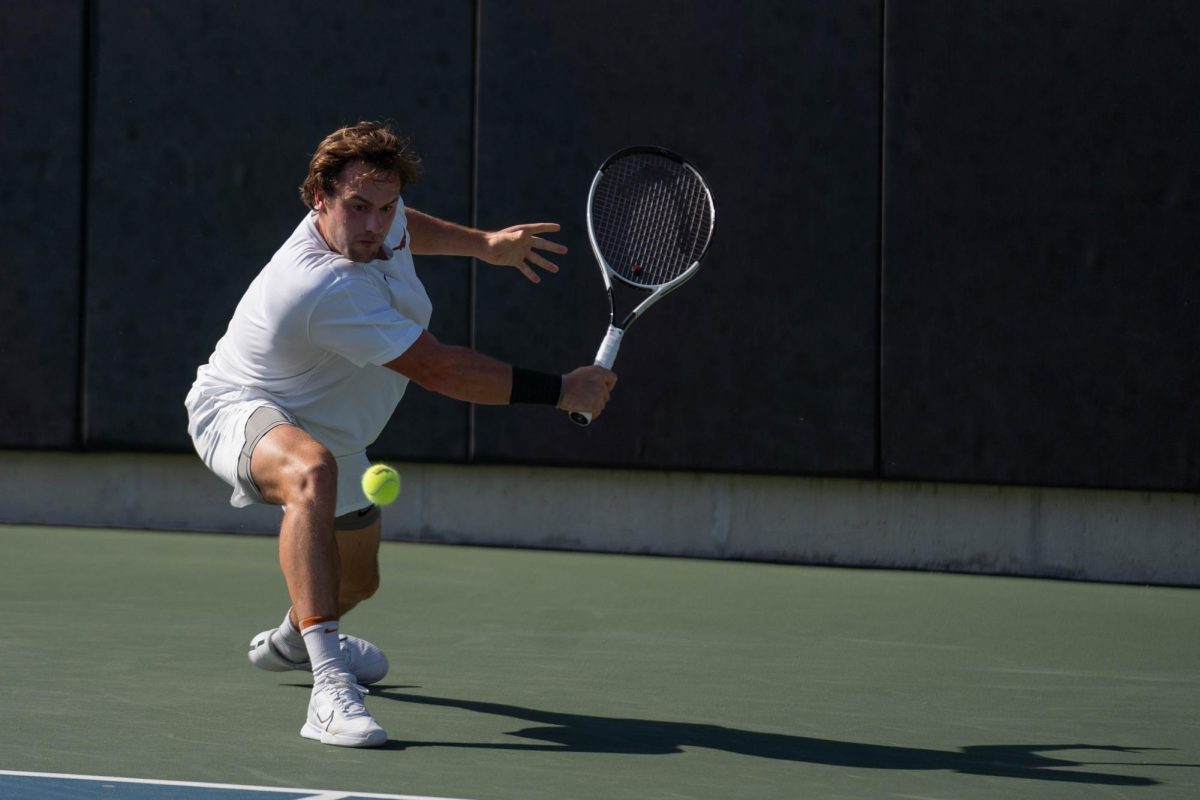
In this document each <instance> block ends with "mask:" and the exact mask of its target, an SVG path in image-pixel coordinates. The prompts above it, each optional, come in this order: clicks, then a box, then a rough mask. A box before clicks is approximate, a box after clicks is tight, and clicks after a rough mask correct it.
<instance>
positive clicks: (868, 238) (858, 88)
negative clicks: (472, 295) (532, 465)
mask: <svg viewBox="0 0 1200 800" xmlns="http://www.w3.org/2000/svg"><path fill="white" fill-rule="evenodd" d="M691 7H692V6H689V4H682V5H681V4H665V3H657V4H653V3H652V4H646V3H643V2H639V0H623V1H622V2H615V3H589V4H575V3H559V2H554V0H543V1H542V2H522V3H517V4H504V5H499V4H492V3H485V4H484V6H483V10H484V13H483V19H482V26H481V28H482V35H481V42H482V46H481V65H482V69H481V75H482V82H481V86H480V131H479V133H480V135H479V141H480V149H479V208H480V220H481V222H482V223H483V224H496V225H499V224H504V223H505V221H506V220H509V219H513V218H516V219H542V218H546V217H548V218H550V219H552V220H554V221H557V222H561V223H562V224H563V225H564V228H565V230H564V233H563V236H562V239H563V241H564V242H565V243H566V244H568V245H569V246H570V248H571V252H572V254H571V255H570V256H569V257H568V258H566V259H564V260H563V263H564V265H565V266H567V267H569V272H568V273H567V274H564V275H562V276H561V278H559V279H556V280H554V281H547V282H545V283H543V284H542V285H540V286H537V287H533V286H529V285H523V284H522V283H520V282H517V281H513V280H512V279H511V278H510V277H509V276H507V275H505V274H503V273H499V272H497V271H495V270H489V269H488V268H486V267H483V268H481V272H480V276H479V303H478V314H477V319H478V325H479V331H478V343H479V346H480V347H483V348H491V349H492V350H494V351H495V352H496V353H497V354H498V355H500V356H501V357H503V358H505V359H508V360H513V361H517V362H519V363H529V364H531V365H532V366H540V367H543V368H550V367H553V368H555V369H563V370H565V369H568V368H570V367H574V366H578V365H581V364H584V363H591V360H592V358H593V357H594V356H595V353H596V348H597V346H598V345H599V343H600V340H601V338H602V337H603V334H604V332H605V329H606V328H607V325H608V308H607V304H606V303H605V300H604V293H603V288H602V283H601V280H600V276H599V274H598V271H597V269H596V266H595V263H594V259H593V257H592V253H591V249H590V247H589V245H588V241H587V235H586V228H585V206H586V199H587V187H588V186H589V184H590V182H591V179H592V176H593V174H594V173H595V170H596V168H597V167H598V166H599V163H600V161H602V160H603V158H604V157H605V156H607V155H608V154H609V153H611V152H613V151H615V150H617V149H619V148H621V147H624V146H627V145H630V144H638V143H646V144H662V145H667V146H670V147H672V148H675V149H677V150H679V151H680V152H682V153H685V154H687V155H688V157H690V158H691V159H693V160H694V161H695V162H696V163H697V165H698V166H699V167H700V169H701V170H702V171H703V172H704V173H705V176H706V177H707V178H708V180H709V182H710V183H711V184H712V187H713V194H714V197H715V202H716V206H717V224H716V233H715V237H714V240H713V244H712V247H711V248H710V250H709V253H708V256H707V258H706V261H705V264H704V266H703V268H702V269H701V270H700V272H699V273H697V276H696V277H695V278H694V279H693V280H692V281H691V282H690V283H689V284H688V285H687V286H685V287H683V288H682V289H680V290H679V292H678V293H677V294H674V295H672V296H671V297H669V298H668V299H666V300H665V301H663V302H662V303H660V304H659V305H657V306H655V307H654V308H653V309H652V310H651V311H650V312H649V313H648V314H647V315H646V316H644V317H642V318H641V319H640V320H638V322H637V323H636V325H634V326H633V327H632V328H631V330H630V333H629V335H628V336H627V337H626V338H625V340H624V343H623V345H622V349H621V353H620V357H619V359H618V361H617V364H616V365H615V369H616V371H617V373H618V375H619V376H620V385H619V386H618V389H617V393H616V394H615V395H614V400H613V402H612V403H611V404H610V406H609V408H608V410H607V411H606V412H605V415H604V416H603V417H602V418H601V420H600V421H599V423H598V424H596V425H594V426H592V427H591V428H588V429H587V430H580V429H577V428H575V427H574V426H572V425H571V424H569V423H568V422H567V421H566V420H565V419H562V416H563V415H561V414H559V415H558V416H557V417H556V416H555V415H554V414H552V413H550V412H548V411H546V410H543V409H518V410H515V412H514V411H513V410H509V409H496V408H490V409H489V408H481V409H479V410H478V426H477V430H476V448H477V454H478V457H479V458H480V459H488V460H514V459H515V460H520V461H525V460H532V461H539V462H543V461H548V462H553V463H569V464H595V463H601V464H607V465H620V466H649V467H680V468H684V467H686V468H699V469H722V470H751V471H769V472H777V471H779V472H824V473H833V474H856V475H866V474H870V473H871V472H872V471H873V468H874V459H875V449H876V441H875V413H876V401H875V396H876V372H877V364H876V347H877V339H878V336H877V330H876V317H877V314H876V299H877V289H876V278H877V260H878V252H877V239H876V235H877V228H878V206H879V187H878V173H879V35H880V31H879V16H878V9H877V8H876V4H875V3H873V2H856V3H852V2H844V1H839V2H827V3H794V2H790V1H789V0H782V1H781V2H772V3H765V2H764V3H755V4H753V5H752V6H748V7H747V6H740V5H737V4H729V3H724V4H719V3H706V4H703V8H704V11H703V13H697V12H695V11H692V12H690V13H689V12H688V11H687V9H688V8H691ZM748 8H752V9H753V13H747V9H748ZM531 20H538V24H536V25H531V24H529V23H530V21H531ZM668 31H669V33H667V32H668ZM625 307H626V308H628V307H629V303H628V301H626V304H625Z"/></svg>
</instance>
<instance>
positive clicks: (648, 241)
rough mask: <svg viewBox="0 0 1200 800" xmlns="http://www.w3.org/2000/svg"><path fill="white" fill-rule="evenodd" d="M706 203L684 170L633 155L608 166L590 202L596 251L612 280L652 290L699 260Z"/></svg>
mask: <svg viewBox="0 0 1200 800" xmlns="http://www.w3.org/2000/svg"><path fill="white" fill-rule="evenodd" d="M712 216H713V215H712V201H711V198H710V196H709V193H708V189H707V187H706V186H705V185H704V182H703V181H702V180H701V179H700V177H699V176H698V175H697V174H696V173H695V172H693V171H692V170H690V169H688V168H687V167H686V166H685V165H683V164H680V163H678V162H676V161H673V160H671V159H669V158H664V157H662V156H658V155H655V154H648V153H639V154H637V155H633V156H629V157H626V158H623V159H620V160H618V161H615V162H613V163H612V164H610V165H609V167H608V168H607V169H606V170H605V172H604V175H603V176H602V177H601V180H600V181H599V183H598V184H597V186H596V191H595V193H594V195H593V198H592V214H591V224H592V231H593V235H594V237H595V240H596V243H597V246H598V248H599V249H600V251H601V254H602V255H603V257H604V259H605V261H607V262H608V264H609V266H610V267H611V268H612V270H613V272H615V273H616V274H617V275H618V276H620V277H621V278H623V279H624V280H626V281H627V282H629V283H632V284H635V285H638V286H643V287H654V286H660V285H662V284H665V283H669V282H670V281H672V280H674V279H675V278H677V277H679V276H680V275H682V274H683V273H684V272H686V271H687V269H688V268H689V267H690V266H691V265H692V264H694V263H695V262H697V261H699V259H700V257H701V256H702V255H703V253H704V249H705V248H706V247H707V245H708V239H709V237H710V235H711V233H712V224H713V219H712Z"/></svg>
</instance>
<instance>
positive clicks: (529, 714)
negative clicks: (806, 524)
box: [371, 686, 1197, 786]
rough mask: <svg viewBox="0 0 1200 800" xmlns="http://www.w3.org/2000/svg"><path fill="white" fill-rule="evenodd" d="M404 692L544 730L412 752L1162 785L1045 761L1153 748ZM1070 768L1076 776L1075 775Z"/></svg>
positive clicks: (391, 695)
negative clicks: (610, 713) (925, 743)
mask: <svg viewBox="0 0 1200 800" xmlns="http://www.w3.org/2000/svg"><path fill="white" fill-rule="evenodd" d="M402 688H408V687H392V686H375V687H372V689H371V696H372V697H378V698H384V699H388V700H393V701H396V702H401V703H415V704H421V705H429V706H440V707H444V708H456V709H461V710H463V711H469V712H473V713H478V714H489V715H493V716H502V717H510V718H512V719H515V720H521V721H524V722H532V723H537V726H536V727H527V728H522V729H520V730H515V731H512V732H511V734H510V735H512V736H518V737H521V738H523V739H530V740H533V741H537V742H542V744H532V743H531V744H524V743H513V744H497V743H494V742H487V743H483V742H478V743H473V742H423V741H403V742H395V743H394V744H395V745H402V746H403V747H405V748H413V747H456V748H476V749H495V750H523V751H542V752H564V753H608V754H626V755H669V754H673V753H681V752H683V749H684V748H687V747H691V748H708V749H713V750H724V751H726V752H729V753H737V754H740V755H745V756H752V757H755V758H767V759H780V760H784V761H797V762H805V763H811V764H822V765H827V766H839V767H851V768H858V769H882V770H938V771H947V772H957V773H962V774H968V775H983V776H989V777H1005V778H1021V779H1026V780H1041V781H1056V782H1063V783H1086V784H1096V785H1103V786H1156V785H1158V784H1159V783H1160V782H1159V781H1157V780H1154V779H1151V778H1144V777H1137V776H1129V775H1113V774H1107V773H1100V772H1089V771H1081V770H1078V769H1077V768H1079V767H1086V766H1088V764H1089V762H1084V761H1073V760H1069V759H1066V758H1061V757H1051V756H1048V755H1045V754H1046V753H1051V752H1055V751H1067V750H1072V751H1074V750H1093V751H1103V752H1110V753H1111V752H1115V753H1139V752H1143V751H1145V750H1146V749H1148V748H1130V747H1116V746H1111V745H1093V744H1081V743H1072V744H1011V745H972V746H966V747H962V748H960V749H958V750H931V749H925V748H916V747H896V746H892V745H878V744H868V743H861V742H843V741H836V740H832V739H819V738H813V737H807V736H791V735H787V734H777V733H762V732H758V731H748V730H739V729H737V728H729V727H725V726H721V725H706V724H697V723H688V722H664V721H656V720H644V719H624V718H618V717H600V716H591V715H586V714H570V713H563V712H554V711H543V710H539V709H533V708H524V707H521V706H513V705H505V704H502V703H489V702H481V701H474V700H462V699H454V698H447V697H431V696H426V695H417V694H410V693H407V692H402V691H398V689H402ZM389 744H392V743H389ZM1108 763H1110V764H1111V763H1112V762H1108ZM1131 766H1132V765H1131ZM1164 766H1166V765H1164ZM1171 766H1182V767H1191V766H1197V765H1186V764H1176V765H1171ZM1068 769H1070V771H1067V770H1068Z"/></svg>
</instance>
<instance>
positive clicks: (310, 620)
mask: <svg viewBox="0 0 1200 800" xmlns="http://www.w3.org/2000/svg"><path fill="white" fill-rule="evenodd" d="M337 621H338V618H337V617H306V618H304V619H302V620H300V632H301V633H303V632H304V631H306V630H308V629H309V628H311V627H312V626H314V625H324V624H325V623H326V622H337Z"/></svg>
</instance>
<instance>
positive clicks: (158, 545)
mask: <svg viewBox="0 0 1200 800" xmlns="http://www.w3.org/2000/svg"><path fill="white" fill-rule="evenodd" d="M275 547H276V542H275V540H274V539H272V538H268V537H253V536H230V535H206V534H178V533H157V532H131V531H112V530H101V529H88V530H84V529H64V528H50V527H16V526H8V527H0V553H2V556H0V612H2V614H3V618H4V620H5V622H6V625H5V628H6V630H5V635H4V644H3V647H0V666H2V668H3V675H4V678H3V684H2V686H0V698H2V701H0V713H2V714H3V717H4V725H3V729H2V730H3V732H2V733H0V771H7V772H9V773H12V772H25V773H41V774H43V775H39V776H14V775H12V774H8V775H5V774H3V773H0V797H6V798H7V797H21V798H25V797H32V798H40V797H47V798H50V797H53V798H60V797H88V798H92V797H109V798H111V797H138V798H141V797H185V796H186V797H193V796H195V797H202V796H211V797H214V798H215V797H232V796H239V797H240V796H247V797H251V796H257V797H271V796H279V797H283V796H285V794H284V793H282V792H264V791H262V790H265V789H272V788H276V789H282V788H283V787H311V788H312V790H313V791H314V792H315V791H317V790H324V793H321V794H308V795H305V794H292V795H286V796H289V797H323V798H335V797H353V796H362V795H364V794H390V795H404V796H425V797H446V798H469V799H470V800H537V799H539V798H555V800H559V799H565V798H571V799H572V800H620V799H623V798H630V799H631V800H632V799H633V798H638V799H639V800H640V799H643V798H722V799H723V800H724V799H726V798H730V799H733V798H762V799H763V800H766V799H774V798H947V799H949V798H956V799H962V798H966V799H968V800H970V799H972V798H1011V797H1020V798H1056V799H1061V798H1098V797H1099V798H1143V797H1144V798H1147V799H1148V800H1149V799H1151V798H1153V799H1154V800H1157V799H1158V798H1191V797H1197V796H1200V716H1198V713H1197V709H1198V701H1197V698H1198V697H1200V636H1198V633H1200V592H1197V591H1195V590H1189V589H1168V588H1148V587H1139V586H1121V585H1101V584H1088V583H1069V582H1055V581H1037V580H1025V579H1008V578H994V577H977V576H966V575H945V574H923V573H911V572H898V571H897V572H888V571H872V570H841V569H821V568H807V567H795V566H781V565H765V564H752V563H734V562H718V561H700V560H683V559H665V558H653V557H624V556H609V555H589V554H578V553H563V552H538V551H525V550H512V549H491V548H468V547H453V546H437V545H418V544H407V543H398V542H385V543H384V545H383V548H382V553H381V558H382V571H383V578H384V582H383V586H382V588H381V590H380V593H379V595H377V597H376V598H375V599H374V600H372V601H371V602H369V603H367V604H365V605H364V606H362V607H361V608H360V609H359V610H357V611H355V612H354V613H353V614H352V615H350V616H349V617H347V618H346V620H345V622H344V630H346V631H347V632H350V633H355V634H358V635H362V636H364V637H366V638H368V639H370V640H372V641H374V642H375V643H376V644H378V645H379V646H380V647H382V648H383V649H384V650H385V652H387V653H388V654H389V656H390V657H391V660H392V673H391V674H390V675H389V676H388V678H387V679H385V681H384V682H383V684H382V685H381V686H379V687H374V688H372V692H371V695H370V696H369V697H368V698H367V701H366V702H367V707H368V708H369V709H370V710H371V711H372V713H373V714H374V716H375V717H376V719H378V721H379V722H380V724H381V725H383V727H384V728H385V729H386V730H387V732H388V735H389V736H390V740H389V742H388V743H387V745H386V746H384V747H383V748H381V749H377V750H347V749H342V748H334V747H328V746H322V745H319V744H316V743H314V742H311V741H308V740H305V739H302V738H301V737H300V736H299V734H298V731H299V728H300V726H301V724H302V723H303V720H304V712H305V706H306V704H307V697H308V691H309V685H310V684H309V683H308V680H307V675H305V674H303V673H294V674H293V673H286V674H281V673H267V672H261V671H258V670H255V669H254V668H252V667H251V666H250V665H249V663H248V662H247V661H246V656H245V649H246V645H247V643H248V641H249V639H250V637H251V636H252V635H253V634H255V633H257V632H258V631H259V630H262V629H263V628H265V627H267V626H269V625H272V624H275V623H277V622H278V619H279V617H280V616H281V615H282V611H283V610H284V609H285V608H286V605H287V600H286V596H285V593H284V589H283V581H282V578H281V577H280V574H279V571H278V567H277V564H276V556H275ZM49 774H53V775H75V776H84V775H86V776H112V777H116V778H137V779H146V780H148V781H150V783H119V782H116V781H108V782H107V783H105V782H103V781H80V780H71V779H55V778H52V777H47V775H49ZM157 781H161V782H168V781H171V782H184V783H188V782H191V783H195V784H196V785H197V786H195V787H191V788H185V787H184V786H182V785H180V786H175V787H174V788H171V785H170V784H167V783H162V784H161V785H159V784H155V783H154V782H157ZM200 784H204V785H210V784H230V785H236V786H237V787H241V789H233V788H229V789H226V790H224V791H223V792H222V790H220V789H219V788H217V787H212V788H211V792H212V794H211V795H207V794H204V792H205V791H207V790H205V789H202V788H200V786H199V785H200ZM103 787H107V788H103ZM193 792H195V794H193ZM239 792H240V793H239Z"/></svg>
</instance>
